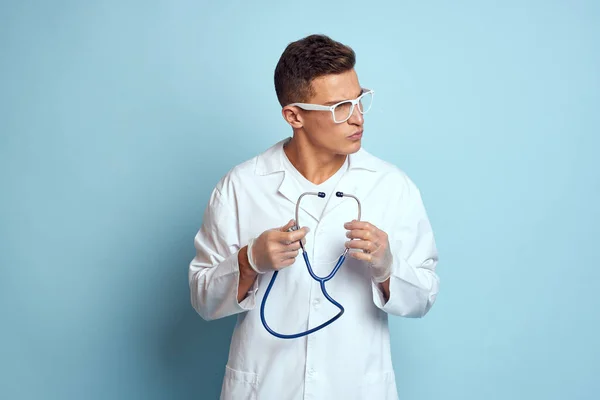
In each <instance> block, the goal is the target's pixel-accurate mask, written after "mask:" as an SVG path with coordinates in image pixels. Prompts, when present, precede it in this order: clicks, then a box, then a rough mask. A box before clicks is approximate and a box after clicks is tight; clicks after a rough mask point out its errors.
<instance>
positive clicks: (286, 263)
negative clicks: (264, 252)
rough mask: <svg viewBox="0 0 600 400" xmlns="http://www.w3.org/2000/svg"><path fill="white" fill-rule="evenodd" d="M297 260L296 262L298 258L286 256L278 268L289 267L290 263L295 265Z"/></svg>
mask: <svg viewBox="0 0 600 400" xmlns="http://www.w3.org/2000/svg"><path fill="white" fill-rule="evenodd" d="M295 262H296V259H294V258H286V259H285V260H283V261H281V262H280V263H279V268H278V269H283V268H287V267H289V266H290V265H293V264H294V263H295Z"/></svg>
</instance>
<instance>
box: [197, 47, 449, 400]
mask: <svg viewBox="0 0 600 400" xmlns="http://www.w3.org/2000/svg"><path fill="white" fill-rule="evenodd" d="M354 66H355V53H354V51H353V50H352V49H351V48H349V47H347V46H345V45H343V44H341V43H339V42H336V41H334V40H332V39H330V38H329V37H327V36H323V35H311V36H308V37H306V38H304V39H302V40H299V41H296V42H294V43H291V44H289V45H288V47H287V48H286V49H285V51H284V52H283V54H282V56H281V58H280V60H279V62H278V64H277V67H276V69H275V89H276V93H277V96H278V99H279V102H280V103H281V106H282V108H283V109H282V114H283V117H284V118H285V120H286V121H287V122H288V123H289V125H290V126H291V128H292V132H293V136H292V137H291V138H289V137H288V138H286V139H284V140H282V141H280V142H279V143H276V144H275V145H274V146H272V147H271V148H269V149H267V150H266V151H265V152H263V153H262V154H260V155H258V156H256V157H254V158H252V159H251V160H248V161H246V162H244V163H242V164H240V165H237V166H236V167H234V168H233V169H232V170H231V171H229V172H228V173H227V174H226V175H225V176H224V177H223V178H222V179H221V180H220V182H219V183H218V185H217V186H216V188H215V189H214V190H213V192H212V194H211V196H210V200H209V204H208V206H207V209H206V211H205V214H204V220H203V224H202V227H201V229H200V230H199V232H198V234H197V235H196V237H195V241H194V243H195V247H196V251H197V252H196V256H195V257H194V259H193V260H192V262H191V264H190V266H189V284H190V291H191V301H192V305H193V307H194V309H195V310H196V311H197V312H198V313H199V314H200V316H202V318H204V319H205V320H214V319H217V318H223V317H227V316H230V315H234V314H235V315H237V324H236V327H235V330H234V332H233V337H232V341H231V347H230V353H229V361H228V363H227V365H226V366H225V371H224V374H225V377H224V380H223V386H222V394H221V398H222V399H255V398H256V399H267V400H270V399H276V400H288V399H290V400H291V399H294V400H295V399H328V400H329V399H345V400H348V399H390V400H391V399H397V391H396V383H395V376H394V371H393V367H392V361H391V354H390V338H389V331H388V315H390V314H392V315H398V316H404V317H422V316H424V315H425V314H426V313H427V312H428V311H429V309H430V308H431V306H432V305H433V303H434V301H435V298H436V295H437V293H438V287H439V280H438V276H437V275H436V272H435V269H436V265H437V260H438V255H437V250H436V246H435V242H434V236H433V233H432V230H431V226H430V223H429V220H428V218H427V215H426V212H425V209H424V206H423V203H422V200H421V197H420V192H419V190H418V189H417V187H416V186H415V185H414V183H413V182H412V181H411V180H410V179H409V178H408V177H407V176H406V175H405V174H404V173H403V172H402V171H401V170H400V169H398V168H397V167H395V166H394V165H392V164H390V163H388V162H385V161H383V160H380V159H378V158H377V157H375V156H373V155H371V154H369V153H367V152H366V151H365V150H364V149H362V148H361V137H362V135H363V126H364V116H363V114H364V113H365V112H366V111H368V108H369V107H370V101H371V98H372V96H373V94H372V91H370V90H368V89H365V88H363V87H361V85H360V84H359V80H358V77H357V74H356V71H355V69H354ZM323 106H325V107H323ZM331 106H335V107H331ZM305 192H312V193H318V192H323V193H325V197H318V196H305V197H303V198H302V201H301V203H300V206H299V209H298V213H299V214H298V219H299V221H298V225H299V227H300V229H297V228H298V227H296V221H295V217H294V215H295V211H296V204H297V201H298V200H299V198H300V196H301V195H302V194H303V193H305ZM336 192H342V193H344V196H343V197H337V196H336V195H335V194H336ZM347 195H353V196H356V199H358V201H359V202H360V205H361V208H360V210H361V211H362V213H361V216H360V220H359V221H358V219H359V218H358V210H359V209H358V207H357V204H358V203H357V201H355V200H354V199H353V198H351V197H349V196H347ZM290 228H296V230H290ZM301 243H302V244H303V246H304V249H306V252H307V253H306V254H307V256H308V259H309V261H310V264H311V266H312V268H313V270H314V273H315V274H316V275H318V276H320V277H325V276H327V275H329V273H330V272H331V271H332V269H333V268H334V267H335V265H336V262H337V261H338V258H339V257H340V255H341V254H342V253H344V251H345V250H346V249H350V250H349V253H348V256H347V258H346V260H345V262H344V263H343V264H342V266H341V267H340V268H339V270H338V271H337V273H336V274H335V275H334V277H333V278H332V279H330V280H328V281H327V282H326V283H325V284H324V286H325V288H326V292H324V291H322V287H321V284H320V283H319V282H318V281H317V280H315V279H313V278H312V277H311V275H310V274H309V271H307V265H306V264H305V260H304V258H303V255H302V254H300V248H301V247H300V246H301ZM298 255H300V257H298ZM276 271H277V274H276V275H277V276H276V280H275V282H274V284H273V286H272V287H271V289H270V292H269V293H268V301H267V302H266V304H265V308H264V310H263V311H264V317H265V322H266V323H267V324H268V326H269V327H270V329H272V330H274V331H275V332H278V333H280V334H284V335H286V334H293V333H300V332H305V331H307V330H309V329H311V328H314V327H317V326H319V325H321V324H322V323H324V322H326V321H328V320H330V319H332V318H333V317H335V316H336V314H338V312H339V311H340V309H339V308H337V307H336V306H335V305H334V303H332V302H330V301H328V298H327V296H326V295H325V293H328V295H329V296H331V297H332V298H333V299H334V300H335V301H336V302H339V303H340V304H341V305H342V306H343V307H344V310H345V311H344V314H343V315H342V316H341V317H340V318H339V319H337V320H335V321H334V322H333V323H331V324H330V325H328V326H326V327H325V328H323V329H320V330H318V331H316V332H314V333H311V334H309V335H304V336H300V337H298V338H292V339H289V338H280V337H277V336H276V335H273V334H272V333H270V332H269V331H268V330H267V329H266V327H265V326H264V325H263V322H262V319H261V304H262V300H263V298H264V296H265V293H266V291H267V290H268V286H269V283H270V282H271V279H272V277H273V274H274V273H275V272H276Z"/></svg>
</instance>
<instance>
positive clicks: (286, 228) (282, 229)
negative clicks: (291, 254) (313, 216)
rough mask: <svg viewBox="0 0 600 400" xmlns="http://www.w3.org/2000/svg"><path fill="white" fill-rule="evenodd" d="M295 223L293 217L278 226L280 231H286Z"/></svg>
mask: <svg viewBox="0 0 600 400" xmlns="http://www.w3.org/2000/svg"><path fill="white" fill-rule="evenodd" d="M295 225H296V221H294V220H293V219H290V220H289V222H288V223H287V224H285V225H284V226H282V227H281V228H280V230H281V232H287V231H288V229H290V228H291V227H293V226H295Z"/></svg>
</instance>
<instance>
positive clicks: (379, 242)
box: [344, 220, 393, 283]
mask: <svg viewBox="0 0 600 400" xmlns="http://www.w3.org/2000/svg"><path fill="white" fill-rule="evenodd" d="M344 228H346V229H348V232H346V236H347V237H348V238H350V239H357V240H349V241H347V242H346V247H347V248H349V249H359V250H362V252H361V251H350V252H348V254H350V256H352V257H354V258H356V259H357V260H362V261H366V262H367V264H368V265H369V266H370V267H371V273H372V276H373V280H375V282H377V283H382V282H385V281H386V280H387V279H388V278H389V277H390V275H391V274H392V259H393V257H392V253H391V251H390V243H389V240H388V235H387V233H385V232H384V231H382V230H381V229H379V228H377V227H376V226H375V225H373V224H371V223H369V222H365V221H356V220H353V221H351V222H347V223H345V224H344Z"/></svg>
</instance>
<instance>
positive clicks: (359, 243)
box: [345, 240, 377, 253]
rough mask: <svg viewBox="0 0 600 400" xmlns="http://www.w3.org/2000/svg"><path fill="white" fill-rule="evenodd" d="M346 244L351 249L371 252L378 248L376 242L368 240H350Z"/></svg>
mask: <svg viewBox="0 0 600 400" xmlns="http://www.w3.org/2000/svg"><path fill="white" fill-rule="evenodd" d="M345 246H346V247H347V248H349V249H359V250H366V251H367V252H370V253H373V252H375V251H376V250H377V246H376V245H375V243H373V242H371V241H368V240H349V241H347V242H346V243H345Z"/></svg>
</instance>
